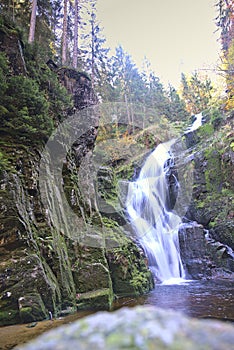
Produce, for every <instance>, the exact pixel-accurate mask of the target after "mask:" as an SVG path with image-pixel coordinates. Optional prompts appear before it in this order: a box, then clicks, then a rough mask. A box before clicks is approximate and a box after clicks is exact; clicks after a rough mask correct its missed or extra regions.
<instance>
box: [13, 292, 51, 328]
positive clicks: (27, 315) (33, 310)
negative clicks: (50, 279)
mask: <svg viewBox="0 0 234 350" xmlns="http://www.w3.org/2000/svg"><path fill="white" fill-rule="evenodd" d="M18 303H19V314H20V319H21V322H22V323H27V322H33V321H41V320H43V319H45V318H48V317H49V313H48V310H46V308H45V305H44V303H43V301H42V299H41V296H40V294H39V293H36V292H35V293H30V294H25V295H24V296H23V297H20V298H19V299H18Z"/></svg>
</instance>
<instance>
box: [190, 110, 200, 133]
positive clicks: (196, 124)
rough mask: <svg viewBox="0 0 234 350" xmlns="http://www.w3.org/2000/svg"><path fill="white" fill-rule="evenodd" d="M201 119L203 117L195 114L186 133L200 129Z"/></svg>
mask: <svg viewBox="0 0 234 350" xmlns="http://www.w3.org/2000/svg"><path fill="white" fill-rule="evenodd" d="M203 118H204V117H203V115H202V113H198V114H196V115H195V119H194V122H193V124H192V125H191V126H190V127H189V128H188V129H187V131H186V133H189V132H192V131H195V130H197V129H198V128H200V126H202V123H203Z"/></svg>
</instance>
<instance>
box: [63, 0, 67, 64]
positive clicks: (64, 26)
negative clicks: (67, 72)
mask: <svg viewBox="0 0 234 350" xmlns="http://www.w3.org/2000/svg"><path fill="white" fill-rule="evenodd" d="M67 7H68V0H64V2H63V32H62V64H63V65H64V64H65V63H66V62H67Z"/></svg>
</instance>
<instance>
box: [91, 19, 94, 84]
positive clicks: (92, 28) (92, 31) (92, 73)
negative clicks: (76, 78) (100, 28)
mask: <svg viewBox="0 0 234 350" xmlns="http://www.w3.org/2000/svg"><path fill="white" fill-rule="evenodd" d="M91 18H92V19H91V35H92V44H91V45H92V56H91V81H92V86H93V83H94V75H95V72H94V59H95V57H94V56H95V48H94V45H95V32H94V29H95V28H94V20H95V15H94V13H92V14H91Z"/></svg>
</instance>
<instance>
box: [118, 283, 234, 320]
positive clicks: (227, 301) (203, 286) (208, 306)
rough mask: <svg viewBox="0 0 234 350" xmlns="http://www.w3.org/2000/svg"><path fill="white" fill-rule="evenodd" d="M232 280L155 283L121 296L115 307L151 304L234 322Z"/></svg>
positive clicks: (198, 316)
mask: <svg viewBox="0 0 234 350" xmlns="http://www.w3.org/2000/svg"><path fill="white" fill-rule="evenodd" d="M233 282H234V281H233V280H232V281H229V280H210V281H189V282H183V283H180V284H168V285H164V284H156V285H155V289H154V290H153V291H151V292H150V293H148V294H147V295H144V296H140V297H138V298H121V299H119V300H117V301H116V303H115V308H119V307H122V306H135V305H139V304H140V305H143V304H145V305H147V304H148V305H155V306H158V307H160V308H163V309H173V310H176V311H180V312H183V313H184V314H186V315H187V316H191V317H197V318H214V319H221V320H227V321H232V322H233V321H234V283H233Z"/></svg>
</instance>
